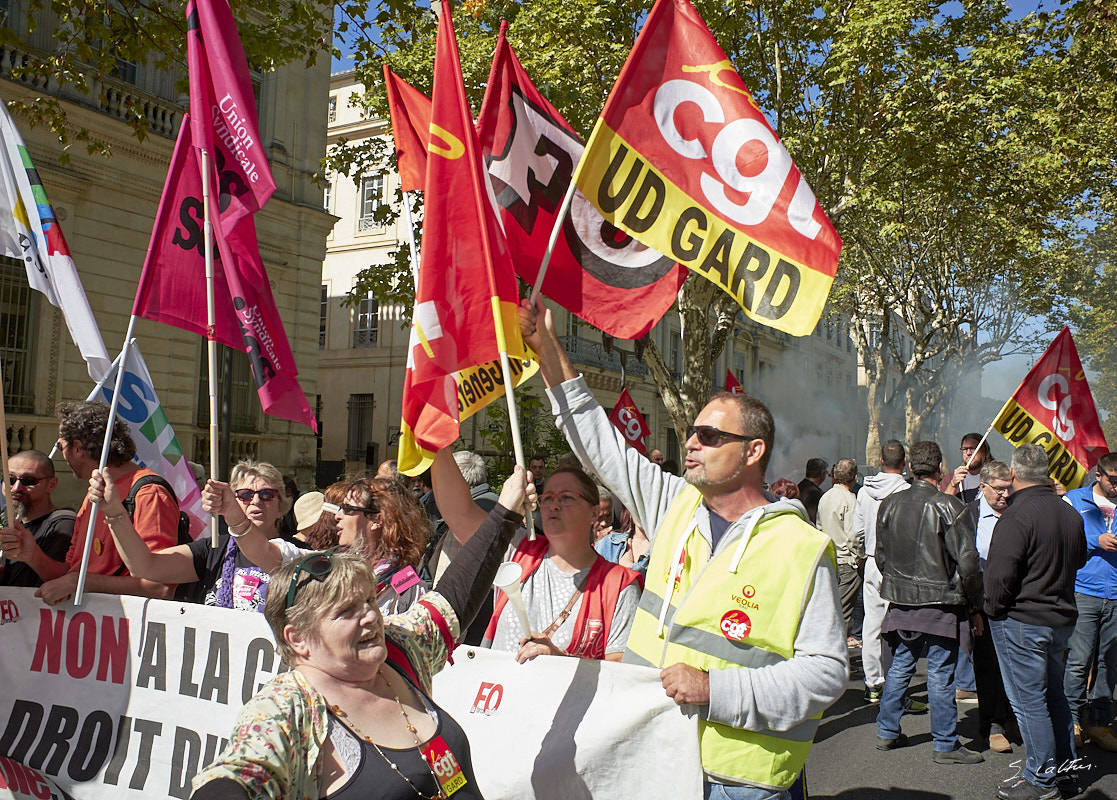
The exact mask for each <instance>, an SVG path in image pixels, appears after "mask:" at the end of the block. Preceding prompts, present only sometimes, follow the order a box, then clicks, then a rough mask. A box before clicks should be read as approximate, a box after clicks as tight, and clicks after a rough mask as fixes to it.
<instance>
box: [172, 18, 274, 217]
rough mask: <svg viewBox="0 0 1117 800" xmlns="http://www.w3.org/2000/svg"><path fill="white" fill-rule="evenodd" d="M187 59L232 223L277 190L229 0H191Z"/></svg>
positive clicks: (200, 134) (203, 135)
mask: <svg viewBox="0 0 1117 800" xmlns="http://www.w3.org/2000/svg"><path fill="white" fill-rule="evenodd" d="M186 59H187V64H188V67H189V71H190V110H191V112H193V120H194V142H195V144H196V146H197V147H200V148H202V149H204V150H206V151H207V152H209V154H210V158H211V159H212V161H213V167H214V169H215V170H216V174H217V176H218V179H219V181H220V184H216V183H215V184H214V185H215V186H217V185H219V186H220V207H221V215H222V219H223V220H224V221H225V225H226V228H231V227H232V225H233V224H234V223H235V222H236V221H237V220H238V219H240V218H241V217H242V216H244V215H245V214H252V213H255V212H256V211H259V210H260V208H261V207H263V205H264V203H266V202H267V201H268V198H269V197H271V196H272V193H273V192H274V191H275V180H274V179H273V178H272V174H271V168H270V167H269V166H268V159H267V155H266V154H265V152H264V145H263V142H262V141H261V140H260V124H259V122H258V120H257V114H256V96H255V95H254V94H253V92H252V79H251V77H250V76H249V73H248V61H247V59H245V57H244V48H243V46H242V45H241V41H240V35H239V34H238V33H237V25H236V22H234V21H233V13H232V11H230V10H229V3H228V0H187V3H186Z"/></svg>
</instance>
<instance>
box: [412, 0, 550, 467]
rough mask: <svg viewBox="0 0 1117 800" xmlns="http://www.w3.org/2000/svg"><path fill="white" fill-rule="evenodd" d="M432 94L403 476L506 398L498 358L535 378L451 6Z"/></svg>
mask: <svg viewBox="0 0 1117 800" xmlns="http://www.w3.org/2000/svg"><path fill="white" fill-rule="evenodd" d="M432 95H433V96H432V98H431V121H430V140H429V143H428V146H427V147H428V153H427V170H426V194H425V210H424V225H423V243H422V245H423V263H422V265H421V267H420V269H419V279H418V282H417V284H416V287H415V309H414V312H413V314H412V318H411V341H410V343H409V345H408V348H409V349H408V356H407V373H406V376H405V378H404V388H403V421H402V424H401V428H402V432H401V436H400V449H399V456H398V461H399V470H400V472H402V473H404V474H406V475H416V474H418V473H420V472H422V471H423V470H425V469H426V468H427V466H429V463H430V461H431V460H432V459H433V458H434V453H435V451H437V450H439V449H441V448H443V447H446V446H447V445H449V444H450V443H452V442H453V441H454V440H455V439H457V438H458V426H459V424H460V421H461V419H463V418H464V417H465V416H468V414H469V413H474V412H476V411H477V410H478V409H480V408H481V407H483V406H484V405H485V404H486V403H488V402H491V401H492V400H493V399H495V398H496V397H499V396H500V395H501V394H503V390H504V386H503V374H502V372H501V370H500V367H499V362H497V364H496V366H495V367H494V365H493V363H492V362H494V361H495V360H496V359H498V358H499V354H500V353H501V352H502V351H504V352H507V353H508V355H509V358H510V359H511V360H512V361H513V364H515V363H516V359H521V361H520V364H519V366H520V375H519V380H521V381H522V380H524V379H526V378H527V377H528V376H530V375H531V374H532V372H534V369H532V368H531V367H525V365H524V363H523V361H522V359H525V358H526V357H528V355H529V354H528V351H527V350H526V349H525V347H524V343H523V340H522V338H521V337H520V326H519V321H518V318H517V314H516V307H517V302H518V295H517V287H516V276H515V273H514V272H513V271H512V262H511V259H510V258H509V256H508V250H507V246H506V245H505V242H504V237H503V234H502V233H501V230H500V227H499V225H498V224H497V222H496V219H495V216H494V214H493V211H492V206H491V205H490V203H489V199H488V196H487V194H486V190H485V185H486V184H485V181H486V180H487V178H486V176H485V172H484V165H483V164H482V163H481V157H480V153H481V148H480V146H479V145H478V143H477V133H476V131H475V130H474V128H473V119H472V116H471V114H470V110H469V104H468V103H467V102H466V97H465V85H464V84H463V82H462V71H461V63H460V61H459V58H458V44H457V38H456V36H455V34H454V22H453V19H452V17H451V14H450V8H449V4H448V3H444V4H443V12H442V16H441V18H440V19H439V22H438V39H437V44H436V47H435V57H434V90H433V93H432ZM528 363H529V365H531V362H528ZM532 366H534V365H532ZM534 368H535V369H537V368H538V367H537V366H534ZM513 372H516V368H515V367H513ZM471 400H472V401H473V402H471ZM466 412H468V413H466Z"/></svg>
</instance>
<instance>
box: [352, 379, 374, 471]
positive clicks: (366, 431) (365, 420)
mask: <svg viewBox="0 0 1117 800" xmlns="http://www.w3.org/2000/svg"><path fill="white" fill-rule="evenodd" d="M372 398H373V396H372V395H371V394H351V395H349V447H348V448H346V451H345V458H346V459H348V460H349V461H364V460H365V452H366V451H367V448H368V446H369V445H370V444H372V410H373V408H374V407H375V405H376V404H375V403H374V402H373V399H372Z"/></svg>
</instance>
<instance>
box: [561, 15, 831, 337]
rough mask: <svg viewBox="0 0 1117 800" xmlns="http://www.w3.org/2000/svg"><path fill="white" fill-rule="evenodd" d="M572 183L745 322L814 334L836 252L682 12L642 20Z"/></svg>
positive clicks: (702, 27)
mask: <svg viewBox="0 0 1117 800" xmlns="http://www.w3.org/2000/svg"><path fill="white" fill-rule="evenodd" d="M574 180H575V182H576V183H577V185H578V188H579V189H581V191H582V193H583V194H584V195H585V197H586V199H587V200H589V201H590V202H591V203H593V204H594V206H595V207H596V208H597V209H598V211H600V212H601V215H602V216H603V217H604V218H605V219H606V220H608V221H609V222H611V223H612V224H613V225H615V226H616V227H617V228H619V229H620V230H622V231H625V232H626V233H628V234H629V235H630V236H632V237H633V238H634V239H636V240H637V241H640V242H643V243H644V244H646V245H647V246H648V247H651V248H653V249H655V250H658V251H659V252H661V253H663V254H664V255H665V256H668V257H670V258H672V259H674V260H675V261H678V262H679V263H680V264H682V265H683V266H685V267H688V268H689V269H691V270H692V271H695V272H697V273H699V274H700V275H702V276H703V277H705V278H707V279H708V280H710V281H712V282H714V283H715V284H717V285H718V286H720V287H721V288H722V289H723V290H724V291H726V292H728V293H729V294H730V295H732V296H733V298H734V299H735V300H736V301H737V303H738V304H739V305H740V306H741V309H742V310H743V311H744V312H745V314H746V315H748V316H749V317H750V318H752V319H754V320H756V321H757V322H760V323H762V324H764V325H768V326H770V327H773V328H776V329H777V330H781V331H784V332H785V333H790V334H793V335H795V336H805V335H807V334H809V333H810V332H811V331H812V330H813V328H814V326H815V323H816V322H817V321H818V319H819V316H820V315H821V314H822V309H823V307H824V306H825V305H826V298H827V296H828V295H829V293H830V286H831V284H832V283H833V281H834V275H835V274H836V273H837V269H838V254H839V252H840V251H841V239H839V238H838V234H837V233H836V232H835V230H834V227H833V225H831V224H830V220H829V219H827V217H826V214H825V212H824V211H823V210H822V208H821V206H820V205H819V204H818V201H817V200H816V199H815V196H814V193H813V192H812V191H811V189H810V187H809V186H808V185H807V182H806V181H805V180H804V179H803V176H802V175H801V174H800V173H799V169H798V168H797V167H796V166H795V164H794V163H793V162H792V160H791V156H790V155H789V154H788V152H787V150H786V149H785V148H784V146H783V144H782V143H781V142H780V140H779V138H778V137H777V136H776V134H775V131H773V130H772V126H771V125H770V124H769V123H768V120H767V119H766V118H765V116H764V114H763V113H761V111H760V109H759V108H758V107H757V105H756V101H755V100H753V98H752V95H751V94H750V93H749V90H748V88H747V87H746V86H745V84H744V81H742V80H741V77H740V76H739V75H738V74H737V72H736V71H735V70H734V69H733V65H732V63H731V62H730V61H729V59H728V58H727V57H726V55H725V52H724V51H723V50H722V49H721V47H720V46H719V45H718V43H717V41H716V40H715V39H714V36H713V34H712V33H710V29H709V28H707V27H706V23H705V22H703V21H702V18H701V17H699V15H698V12H697V11H695V10H694V6H692V5H691V4H690V2H689V1H688V0H657V2H656V4H655V5H654V6H653V7H652V10H651V13H650V14H649V15H648V19H647V21H646V22H645V24H644V28H643V30H641V32H640V36H639V37H638V38H637V40H636V44H635V46H634V47H633V48H632V52H631V53H630V54H629V56H628V60H627V61H626V62H625V65H624V67H623V69H622V70H621V74H620V76H619V77H618V78H617V82H616V84H615V85H614V87H613V90H612V92H610V94H609V99H608V100H607V101H606V102H605V107H604V108H603V109H602V111H601V116H600V117H599V118H598V120H597V123H596V125H595V126H594V130H593V134H592V135H591V136H590V139H589V142H587V144H586V151H585V155H584V156H583V158H582V161H581V163H580V164H579V165H578V169H577V171H576V173H575V176H574Z"/></svg>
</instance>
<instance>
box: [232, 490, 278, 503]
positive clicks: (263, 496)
mask: <svg viewBox="0 0 1117 800" xmlns="http://www.w3.org/2000/svg"><path fill="white" fill-rule="evenodd" d="M233 494H234V495H236V498H237V500H240V501H241V502H242V503H251V502H252V498H253V497H259V498H260V502H262V503H267V502H269V501H271V500H274V499H275V498H277V497H279V490H278V489H237V490H236V491H235V492H233Z"/></svg>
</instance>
